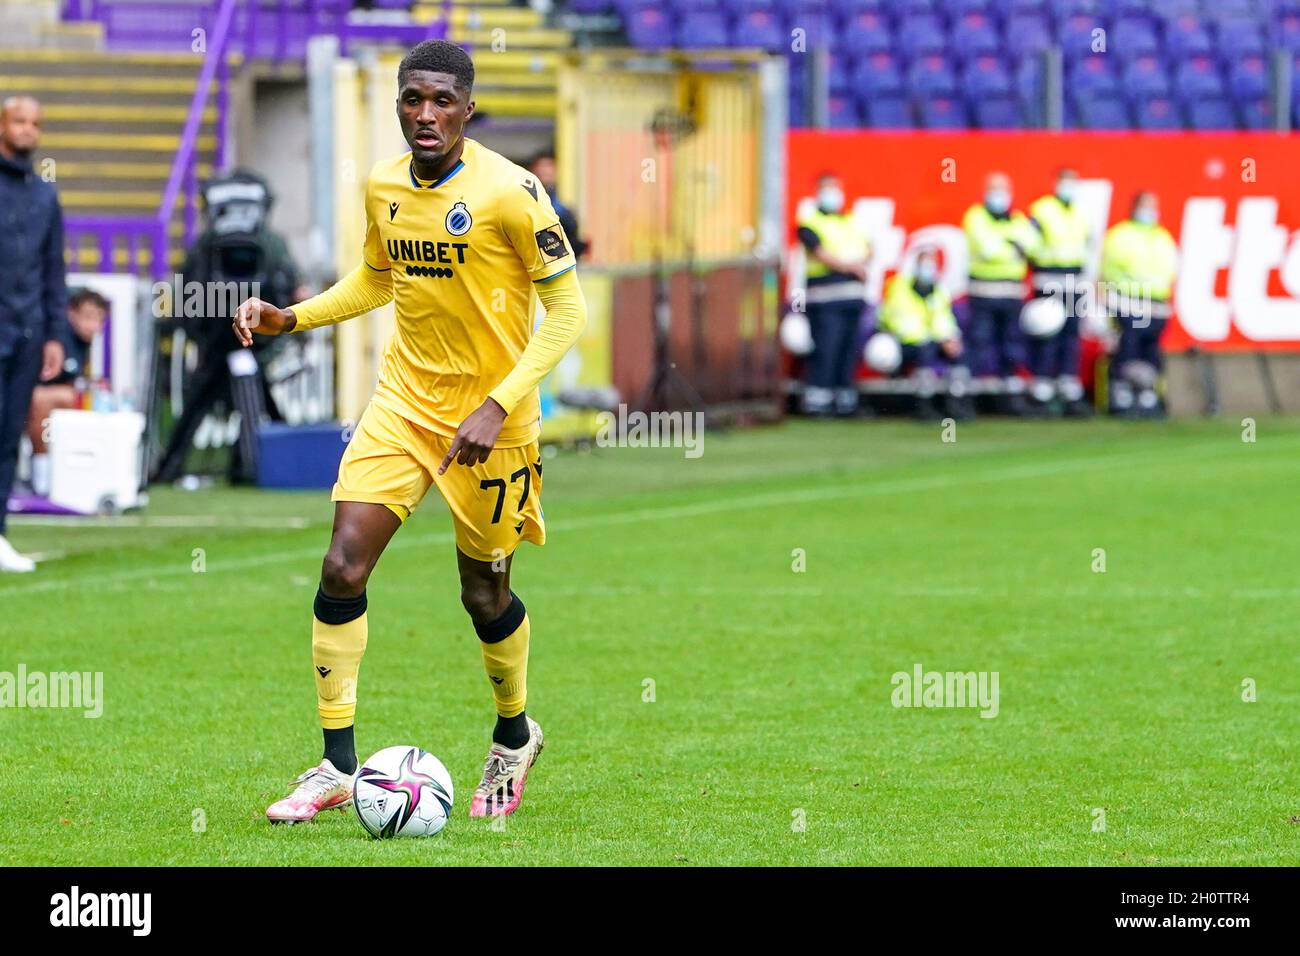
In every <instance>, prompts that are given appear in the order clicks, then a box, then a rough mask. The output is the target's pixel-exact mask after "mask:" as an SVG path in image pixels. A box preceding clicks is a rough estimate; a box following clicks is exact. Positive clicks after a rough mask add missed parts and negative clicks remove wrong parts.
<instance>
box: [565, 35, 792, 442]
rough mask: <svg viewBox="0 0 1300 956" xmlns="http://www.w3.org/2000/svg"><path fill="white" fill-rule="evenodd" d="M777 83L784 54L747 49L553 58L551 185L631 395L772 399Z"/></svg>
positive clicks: (779, 128) (625, 396)
mask: <svg viewBox="0 0 1300 956" xmlns="http://www.w3.org/2000/svg"><path fill="white" fill-rule="evenodd" d="M785 87H786V74H785V67H784V64H783V62H782V61H781V60H780V59H779V58H774V57H769V56H766V55H764V54H761V53H753V52H745V51H741V52H736V51H675V52H672V53H664V54H654V55H647V54H646V53H644V52H643V51H631V50H598V51H593V50H588V51H582V52H580V53H579V52H575V53H573V54H571V55H569V56H568V58H567V59H566V61H565V62H564V63H563V64H562V65H561V67H560V70H559V76H558V89H559V94H558V97H557V116H556V140H555V142H556V158H557V161H558V164H559V193H560V196H561V197H562V198H563V199H564V200H565V201H566V202H568V203H570V204H571V205H573V206H575V207H576V210H577V212H578V217H579V221H580V222H581V224H582V230H583V233H584V237H585V238H586V239H587V241H588V242H589V243H590V249H589V252H588V256H587V259H586V261H585V262H584V265H583V268H582V276H583V288H584V289H585V290H586V291H587V295H588V299H589V304H593V305H598V307H599V308H598V310H597V309H593V319H594V320H597V319H596V316H595V313H596V312H597V311H599V313H600V316H599V319H598V320H597V321H600V322H602V323H607V324H608V341H609V354H608V361H609V367H608V379H609V382H610V384H612V385H613V386H614V388H615V389H616V390H617V393H618V395H619V396H620V397H621V399H622V400H623V401H625V402H627V403H628V404H629V405H630V406H632V407H637V406H641V407H672V408H681V407H685V406H687V405H690V404H694V403H696V402H699V403H701V404H703V405H705V406H707V407H708V408H709V409H710V410H712V411H714V412H718V413H722V412H725V411H731V412H736V413H740V414H744V415H759V416H763V415H769V414H776V413H777V410H778V409H779V404H780V403H779V402H778V401H777V398H776V397H777V395H778V393H779V388H780V382H779V374H778V352H777V346H776V325H777V318H778V264H779V253H780V240H781V237H782V229H783V220H784V210H785V194H786V189H785V134H786V116H785V102H786V96H785ZM657 339H658V340H659V341H658V342H657ZM657 345H659V346H666V351H667V354H666V356H664V355H663V354H659V356H658V357H659V358H660V359H661V360H666V361H667V362H668V364H669V365H670V366H671V376H670V380H669V381H668V382H667V384H666V385H665V387H664V388H662V389H657V388H655V387H654V380H655V371H656V357H657V352H660V351H661V350H660V349H657V347H656V346H657Z"/></svg>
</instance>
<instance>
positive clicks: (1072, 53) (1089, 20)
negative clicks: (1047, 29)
mask: <svg viewBox="0 0 1300 956" xmlns="http://www.w3.org/2000/svg"><path fill="white" fill-rule="evenodd" d="M1105 28H1106V24H1105V23H1103V22H1102V20H1101V18H1100V17H1098V16H1096V15H1094V14H1091V13H1074V14H1071V15H1070V16H1068V17H1066V18H1064V19H1063V20H1061V23H1060V29H1059V30H1058V31H1057V39H1058V40H1059V42H1060V44H1061V51H1062V52H1063V53H1064V54H1065V56H1066V58H1067V59H1068V58H1070V57H1078V56H1089V55H1090V54H1092V53H1093V52H1094V51H1093V42H1094V37H1095V36H1097V34H1096V32H1095V31H1097V30H1104V29H1105ZM1103 35H1104V36H1105V40H1106V49H1107V50H1109V49H1110V42H1111V38H1110V36H1109V35H1108V34H1103Z"/></svg>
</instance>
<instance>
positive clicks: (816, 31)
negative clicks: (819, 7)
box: [786, 11, 835, 50]
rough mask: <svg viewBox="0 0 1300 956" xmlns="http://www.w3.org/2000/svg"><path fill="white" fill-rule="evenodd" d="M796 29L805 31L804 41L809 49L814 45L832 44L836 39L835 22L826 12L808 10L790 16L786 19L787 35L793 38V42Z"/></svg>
mask: <svg viewBox="0 0 1300 956" xmlns="http://www.w3.org/2000/svg"><path fill="white" fill-rule="evenodd" d="M795 30H802V31H803V34H802V36H803V39H804V43H805V45H806V49H809V50H811V49H812V48H813V47H814V46H830V45H831V44H832V43H833V42H834V40H835V22H834V21H833V20H832V19H831V17H830V15H829V14H826V13H816V12H813V11H807V12H805V13H803V14H800V15H798V16H792V17H790V19H789V20H788V21H786V36H787V37H790V38H791V42H793V39H794V38H793V37H792V36H791V34H792V33H793V31H795Z"/></svg>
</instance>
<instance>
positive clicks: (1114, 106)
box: [1075, 95, 1133, 129]
mask: <svg viewBox="0 0 1300 956" xmlns="http://www.w3.org/2000/svg"><path fill="white" fill-rule="evenodd" d="M1075 106H1076V107H1077V108H1078V113H1079V120H1080V122H1081V124H1082V126H1083V128H1084V129H1130V128H1131V127H1132V126H1133V117H1131V116H1130V115H1129V110H1128V104H1127V103H1125V102H1124V101H1123V100H1122V99H1120V98H1119V97H1113V98H1112V97H1092V96H1085V95H1080V96H1079V97H1078V98H1077V99H1076V101H1075Z"/></svg>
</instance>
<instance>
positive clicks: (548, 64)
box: [411, 0, 573, 119]
mask: <svg viewBox="0 0 1300 956" xmlns="http://www.w3.org/2000/svg"><path fill="white" fill-rule="evenodd" d="M444 15H445V16H447V18H448V20H449V25H448V38H449V39H451V40H454V41H456V42H457V43H463V44H465V45H466V46H468V47H469V48H470V50H471V51H472V52H473V53H474V61H475V62H474V66H475V71H476V74H477V76H476V80H475V84H474V89H475V99H476V100H477V102H478V106H479V109H481V110H483V111H484V112H485V113H489V114H494V115H497V116H509V117H527V118H530V119H532V118H537V119H553V118H554V116H555V109H556V66H557V64H558V63H559V58H560V55H561V53H562V52H563V51H564V50H567V49H569V48H570V47H571V46H572V45H573V35H572V34H571V33H570V32H569V31H568V30H557V29H554V28H551V27H548V26H547V25H546V18H545V16H544V15H543V14H541V13H539V12H537V11H536V10H533V9H531V8H529V7H520V6H512V5H510V3H509V0H500V2H491V3H484V2H482V0H474V2H453V3H452V5H451V7H450V9H449V10H444V7H443V4H442V3H430V2H424V3H417V4H415V5H414V6H413V7H412V8H411V17H412V19H414V20H415V21H416V22H418V23H428V22H430V21H433V20H440V19H442V18H443V17H444ZM502 44H504V46H505V48H504V49H501V46H502Z"/></svg>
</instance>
